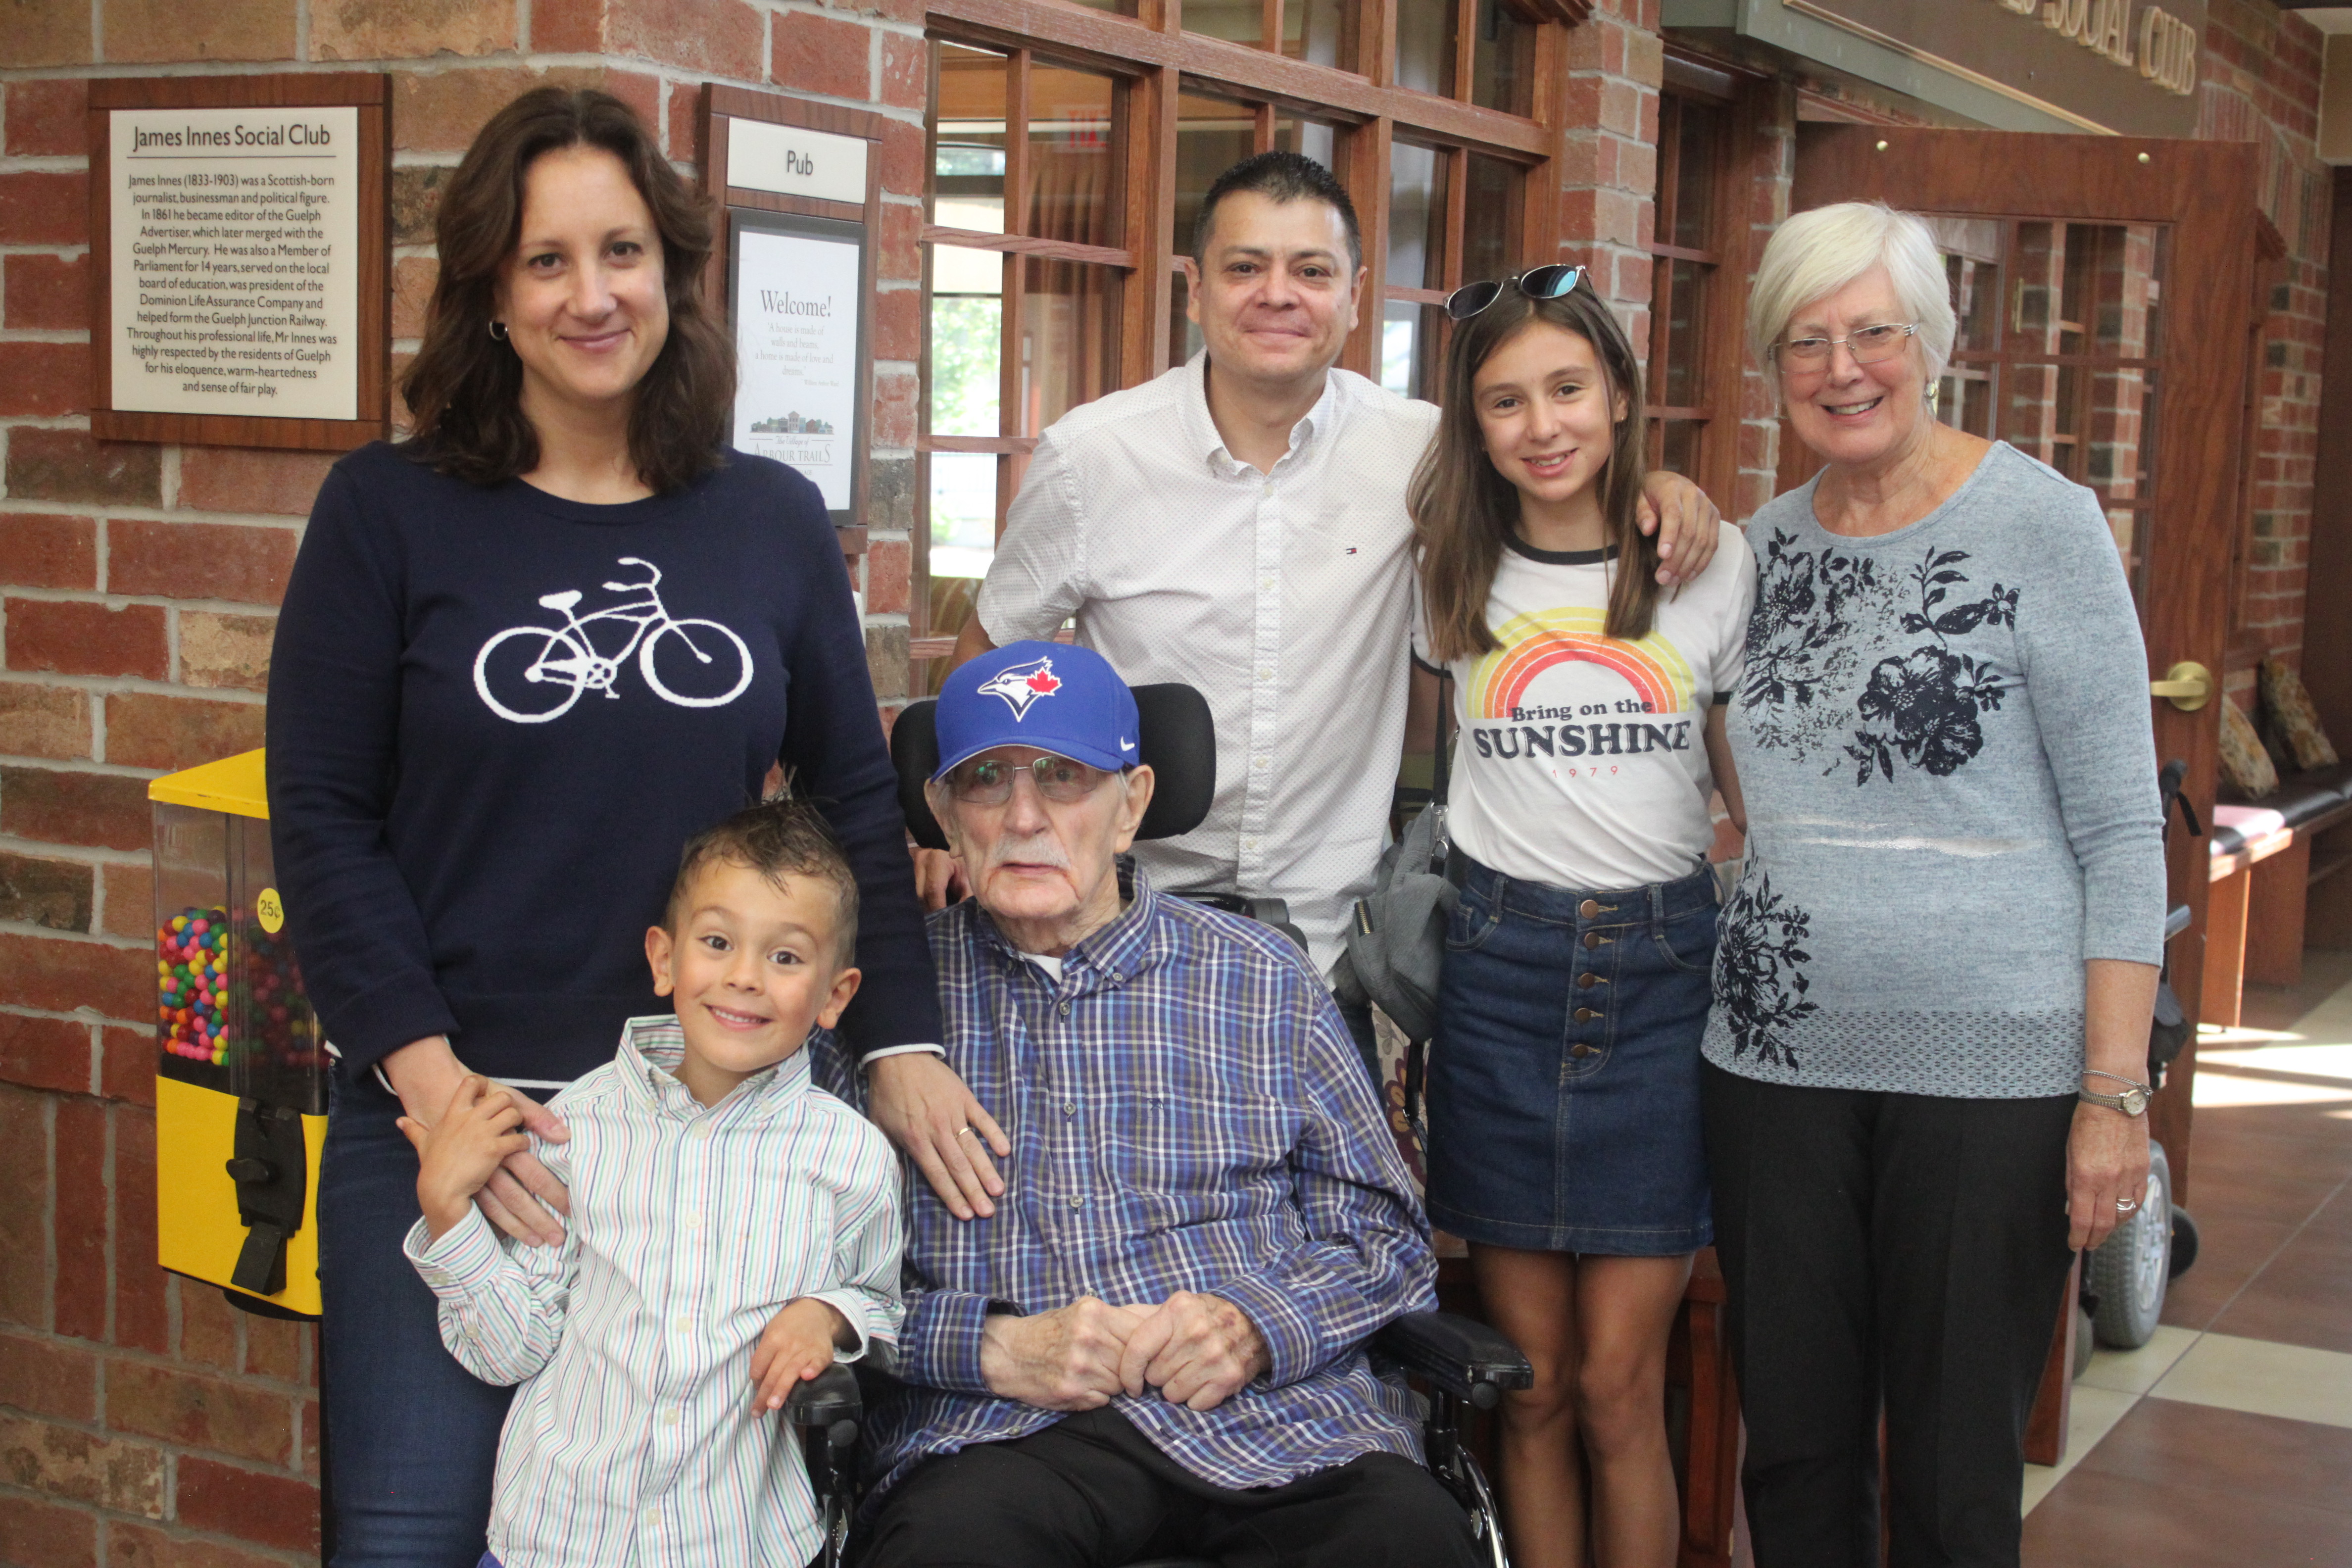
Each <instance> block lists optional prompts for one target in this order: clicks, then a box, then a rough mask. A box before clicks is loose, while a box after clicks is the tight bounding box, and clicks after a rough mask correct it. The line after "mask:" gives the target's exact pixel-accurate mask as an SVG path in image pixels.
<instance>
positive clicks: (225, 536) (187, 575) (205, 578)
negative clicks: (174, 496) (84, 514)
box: [106, 447, 302, 605]
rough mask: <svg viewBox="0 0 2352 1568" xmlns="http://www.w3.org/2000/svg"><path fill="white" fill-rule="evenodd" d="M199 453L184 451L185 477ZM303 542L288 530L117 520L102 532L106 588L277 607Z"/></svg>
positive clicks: (196, 523)
mask: <svg viewBox="0 0 2352 1568" xmlns="http://www.w3.org/2000/svg"><path fill="white" fill-rule="evenodd" d="M197 450H198V448H196V447H186V448H184V450H183V453H182V457H181V461H182V464H183V465H185V463H186V461H187V458H189V457H191V456H193V455H194V453H195V452H196V451H197ZM301 542H302V539H301V535H300V534H299V533H297V532H296V531H294V530H292V529H290V528H252V527H240V526H238V525H236V524H234V523H221V522H157V521H148V520H143V519H136V518H116V519H115V520H114V521H111V522H110V523H108V524H107V526H106V585H107V587H108V589H109V590H110V591H111V592H113V593H117V594H137V595H155V596H158V597H163V598H173V599H226V600H229V601H230V602H232V603H234V604H240V605H275V604H277V603H278V600H280V599H282V598H284V597H285V596H286V577H287V574H289V572H291V571H293V570H294V552H295V551H296V550H298V549H299V548H300V545H301Z"/></svg>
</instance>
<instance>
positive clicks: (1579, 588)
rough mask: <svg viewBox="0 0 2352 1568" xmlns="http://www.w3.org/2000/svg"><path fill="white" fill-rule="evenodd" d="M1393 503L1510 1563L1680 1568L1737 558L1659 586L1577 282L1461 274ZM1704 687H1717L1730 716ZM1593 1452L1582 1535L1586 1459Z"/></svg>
mask: <svg viewBox="0 0 2352 1568" xmlns="http://www.w3.org/2000/svg"><path fill="white" fill-rule="evenodd" d="M1447 309H1448V310H1449V311H1450V312H1451V313H1452V314H1453V316H1454V319H1455V320H1456V321H1458V322H1459V323H1460V324H1459V325H1458V326H1456V327H1455V329H1454V344H1453V348H1452V351H1451V353H1450V354H1449V356H1448V360H1447V365H1446V373H1445V395H1444V409H1445V412H1444V420H1443V423H1442V424H1441V425H1440V426H1439V428H1438V436H1437V439H1436V440H1435V442H1434V443H1433V444H1432V446H1431V448H1430V451H1429V454H1428V456H1427V457H1425V458H1423V461H1422V466H1421V469H1420V471H1419V473H1418V474H1416V475H1415V477H1414V480H1413V485H1412V494H1411V508H1412V517H1413V524H1414V527H1415V530H1416V531H1417V533H1418V536H1419V550H1420V573H1421V589H1422V622H1421V626H1420V629H1419V633H1418V636H1417V641H1418V643H1419V644H1420V649H1419V651H1420V652H1421V653H1422V654H1423V657H1424V658H1427V659H1428V660H1429V661H1431V662H1433V663H1436V664H1439V665H1442V666H1444V668H1445V669H1446V670H1447V672H1448V673H1450V674H1451V675H1452V676H1453V678H1454V679H1453V685H1454V717H1455V720H1456V722H1457V724H1458V726H1459V730H1460V735H1459V740H1458V742H1457V744H1456V747H1455V752H1454V756H1455V763H1454V773H1453V778H1454V785H1453V798H1452V802H1451V804H1450V805H1449V807H1448V810H1447V817H1446V829H1447V833H1448V835H1449V837H1451V839H1452V842H1453V845H1454V849H1455V851H1456V852H1457V854H1456V867H1457V870H1458V872H1459V873H1460V874H1459V875H1458V876H1457V877H1456V880H1457V881H1458V882H1459V884H1460V886H1461V903H1460V906H1459V908H1458V909H1457V910H1456V911H1455V913H1454V920H1453V924H1452V927H1451V929H1450V930H1449V931H1448V932H1447V940H1446V957H1445V973H1444V984H1443V986H1442V988H1441V991H1440V995H1439V1005H1438V1026H1437V1039H1436V1043H1435V1046H1434V1047H1433V1050H1432V1052H1431V1056H1430V1087H1429V1150H1428V1155H1429V1214H1430V1218H1431V1219H1432V1221H1433V1222H1434V1223H1435V1224H1436V1225H1438V1226H1441V1227H1443V1228H1444V1229H1446V1230H1450V1231H1452V1232H1454V1234H1455V1235H1457V1236H1459V1237H1463V1238H1464V1239H1465V1241H1467V1242H1468V1243H1469V1244H1470V1259H1471V1265H1472V1268H1473V1271H1474V1272H1475V1275H1476V1277H1477V1280H1478V1287H1479V1293H1480V1295H1481V1297H1482V1298H1483V1299H1484V1300H1485V1302H1486V1310H1487V1313H1488V1315H1489V1316H1490V1317H1491V1318H1492V1319H1493V1321H1494V1322H1495V1324H1496V1327H1497V1328H1499V1329H1501V1330H1502V1331H1504V1332H1505V1333H1507V1334H1508V1335H1509V1336H1510V1337H1511V1339H1512V1340H1513V1341H1514V1342H1517V1344H1518V1345H1519V1346H1520V1348H1521V1349H1522V1350H1524V1351H1525V1352H1527V1355H1528V1361H1529V1362H1531V1363H1533V1364H1534V1367H1535V1374H1536V1376H1535V1384H1534V1386H1533V1387H1532V1388H1530V1389H1528V1391H1527V1392H1525V1393H1523V1394H1509V1395H1507V1396H1506V1403H1505V1406H1504V1421H1503V1441H1502V1456H1501V1457H1502V1477H1503V1483H1504V1487H1503V1493H1504V1499H1505V1505H1506V1519H1507V1533H1508V1536H1509V1540H1510V1547H1511V1553H1512V1557H1513V1560H1514V1561H1515V1562H1517V1563H1520V1564H1521V1565H1522V1568H1549V1565H1552V1564H1571V1563H1580V1562H1582V1561H1583V1559H1584V1542H1585V1541H1586V1539H1587V1537H1588V1528H1589V1533H1590V1538H1591V1541H1592V1542H1593V1544H1594V1546H1595V1548H1596V1551H1597V1556H1598V1560H1599V1562H1601V1563H1603V1564H1606V1565H1607V1568H1668V1565H1669V1564H1671V1563H1674V1561H1675V1547H1676V1542H1677V1541H1678V1539H1679V1535H1680V1530H1679V1525H1678V1519H1677V1509H1676V1505H1675V1478H1674V1469H1673V1466H1672V1464H1671V1462H1670V1460H1669V1458H1668V1451H1667V1445H1666V1428H1665V1415H1664V1411H1665V1394H1664V1389H1665V1363H1666V1341H1667V1335H1668V1331H1669V1330H1670V1329H1671V1327H1672V1325H1673V1322H1674V1317H1675V1308H1676V1305H1677V1303H1678V1302H1679V1301H1680V1300H1681V1299H1682V1294H1683V1289H1684V1286H1685V1283H1686V1281H1687V1280H1688V1279H1689V1277H1690V1268H1691V1257H1692V1254H1693V1253H1695V1252H1696V1251H1697V1250H1698V1248H1700V1247H1705V1246H1706V1245H1707V1243H1708V1242H1709V1240H1710V1239H1711V1236H1712V1232H1711V1228H1710V1216H1709V1212H1708V1205H1707V1183H1706V1157H1705V1154H1704V1152H1703V1151H1702V1148H1701V1145H1700V1133H1699V1109H1698V1066H1699V1037H1700V1034H1701V1032H1702V1031H1703V1029H1704V1027H1705V1026H1706V1013H1707V1005H1708V1001H1709V985H1708V969H1709V967H1710V965H1711V963H1712V962H1713V959H1714V954H1715V933H1716V910H1717V892H1716V883H1715V878H1714V875H1713V873H1712V872H1711V871H1710V870H1709V869H1708V867H1707V859H1706V857H1707V849H1708V847H1709V845H1710V844H1711V843H1712V842H1713V841H1714V828H1713V825H1712V823H1711V821H1710V818H1709V813H1708V809H1707V807H1708V795H1709V793H1710V791H1711V790H1712V789H1715V788H1720V789H1721V790H1722V792H1723V795H1724V798H1725V800H1726V802H1727V805H1728V806H1729V808H1730V812H1731V816H1732V819H1733V821H1734V822H1735V823H1737V822H1738V820H1739V816H1740V813H1739V804H1738V802H1739V795H1738V784H1736V782H1735V781H1734V779H1733V777H1732V773H1731V766H1730V760H1729V754H1728V752H1727V751H1726V750H1725V747H1724V739H1723V716H1724V710H1723V708H1722V706H1721V703H1722V701H1723V700H1725V699H1726V698H1727V697H1728V695H1729V693H1730V690H1731V689H1732V688H1733V687H1734V686H1735V685H1736V684H1737V682H1738V673H1739V666H1740V651H1741V646H1742V642H1743V640H1744V637H1745V634H1746V630H1747V625H1748V607H1749V604H1750V601H1751V598H1752V596H1753V594H1754V587H1753V584H1754V577H1755V565H1754V561H1753V558H1752V557H1751V556H1750V554H1749V552H1748V544H1747V541H1746V540H1745V538H1743V537H1742V536H1741V534H1740V533H1739V531H1738V530H1737V529H1735V528H1733V527H1732V526H1731V525H1729V524H1728V523H1726V524H1723V525H1722V529H1723V533H1722V540H1721V543H1720V545H1719V547H1718V548H1717V552H1716V555H1715V559H1714V560H1713V561H1712V562H1710V563H1708V565H1707V567H1706V570H1705V571H1704V572H1702V573H1701V574H1699V576H1698V578H1697V579H1696V581H1695V582H1693V583H1691V584H1688V585H1686V586H1685V587H1684V588H1682V589H1681V590H1679V591H1678V592H1677V593H1675V594H1674V595H1672V596H1666V595H1661V593H1660V591H1659V588H1658V559H1657V550H1656V545H1655V543H1654V541H1652V540H1651V539H1649V538H1647V537H1645V536H1644V535H1643V534H1642V533H1641V532H1640V531H1639V530H1637V529H1636V528H1635V527H1634V521H1633V513H1634V506H1635V503H1636V501H1637V500H1638V498H1639V496H1640V494H1641V488H1642V478H1643V472H1642V446H1643V426H1642V421H1641V418H1640V410H1641V407H1642V377H1641V367H1640V365H1639V363H1637V362H1636V361H1635V359H1634V357H1633V349H1632V347H1631V345H1630V344H1629V343H1628V342H1626V340H1625V334H1624V332H1623V331H1622V329H1621V328H1620V327H1619V326H1618V324H1617V321H1616V319H1615V318H1614V317H1613V316H1612V314H1611V313H1610V310H1609V308H1608V306H1607V305H1605V304H1603V303H1602V302H1601V300H1600V298H1599V297H1598V296H1597V295H1595V294H1594V293H1593V292H1592V290H1591V288H1590V287H1587V286H1584V285H1583V283H1582V280H1581V277H1580V269H1579V268H1570V267H1539V268H1536V269H1535V270H1533V271H1531V272H1528V273H1524V274H1522V275H1520V276H1519V277H1518V278H1517V279H1507V280H1506V281H1503V282H1501V283H1491V282H1490V283H1474V284H1471V285H1468V286H1467V287H1465V288H1464V289H1460V290H1458V291H1456V292H1455V294H1454V297H1453V298H1452V299H1451V300H1449V301H1448V302H1447ZM1718 694H1720V695H1718ZM1579 1445H1581V1447H1582V1449H1583V1454H1584V1457H1585V1458H1586V1459H1587V1460H1589V1462H1590V1468H1591V1478H1592V1491H1593V1496H1592V1499H1591V1505H1590V1508H1591V1525H1590V1527H1588V1523H1587V1517H1586V1515H1587V1504H1586V1500H1585V1497H1584V1489H1583V1486H1582V1482H1581V1474H1580V1465H1579V1462H1578V1453H1577V1450H1578V1447H1579Z"/></svg>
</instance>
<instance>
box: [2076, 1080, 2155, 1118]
mask: <svg viewBox="0 0 2352 1568" xmlns="http://www.w3.org/2000/svg"><path fill="white" fill-rule="evenodd" d="M2083 1076H2084V1078H2104V1079H2111V1080H2112V1081H2114V1082H2116V1083H2119V1084H2122V1085H2123V1086H2124V1091H2123V1092H2122V1093H2121V1094H2101V1093H2099V1092H2098V1091H2097V1090H2095V1089H2076V1090H2075V1091H2074V1094H2075V1098H2076V1099H2078V1100H2083V1101H2084V1102H2085V1103H2086V1104H2090V1105H2104V1106H2105V1107H2106V1108H2107V1109H2108V1110H2120V1111H2122V1112H2123V1113H2124V1114H2125V1115H2126V1116H2145V1115H2147V1102H2148V1101H2149V1100H2152V1099H2154V1098H2155V1097H2156V1090H2155V1089H2154V1088H2153V1087H2151V1086H2150V1085H2147V1084H2144V1083H2142V1082H2140V1081H2139V1080H2138V1079H2134V1078H2126V1077H2124V1075H2123V1074H2121V1073H2119V1072H2101V1071H2100V1070H2099V1069H2098V1068H2084V1069H2083Z"/></svg>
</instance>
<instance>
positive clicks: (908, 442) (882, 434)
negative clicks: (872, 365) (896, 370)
mask: <svg viewBox="0 0 2352 1568" xmlns="http://www.w3.org/2000/svg"><path fill="white" fill-rule="evenodd" d="M914 444H915V378H914V377H913V376H911V375H907V374H881V375H877V376H876V377H875V378H874V445H875V446H877V447H911V446H913V445H914Z"/></svg>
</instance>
